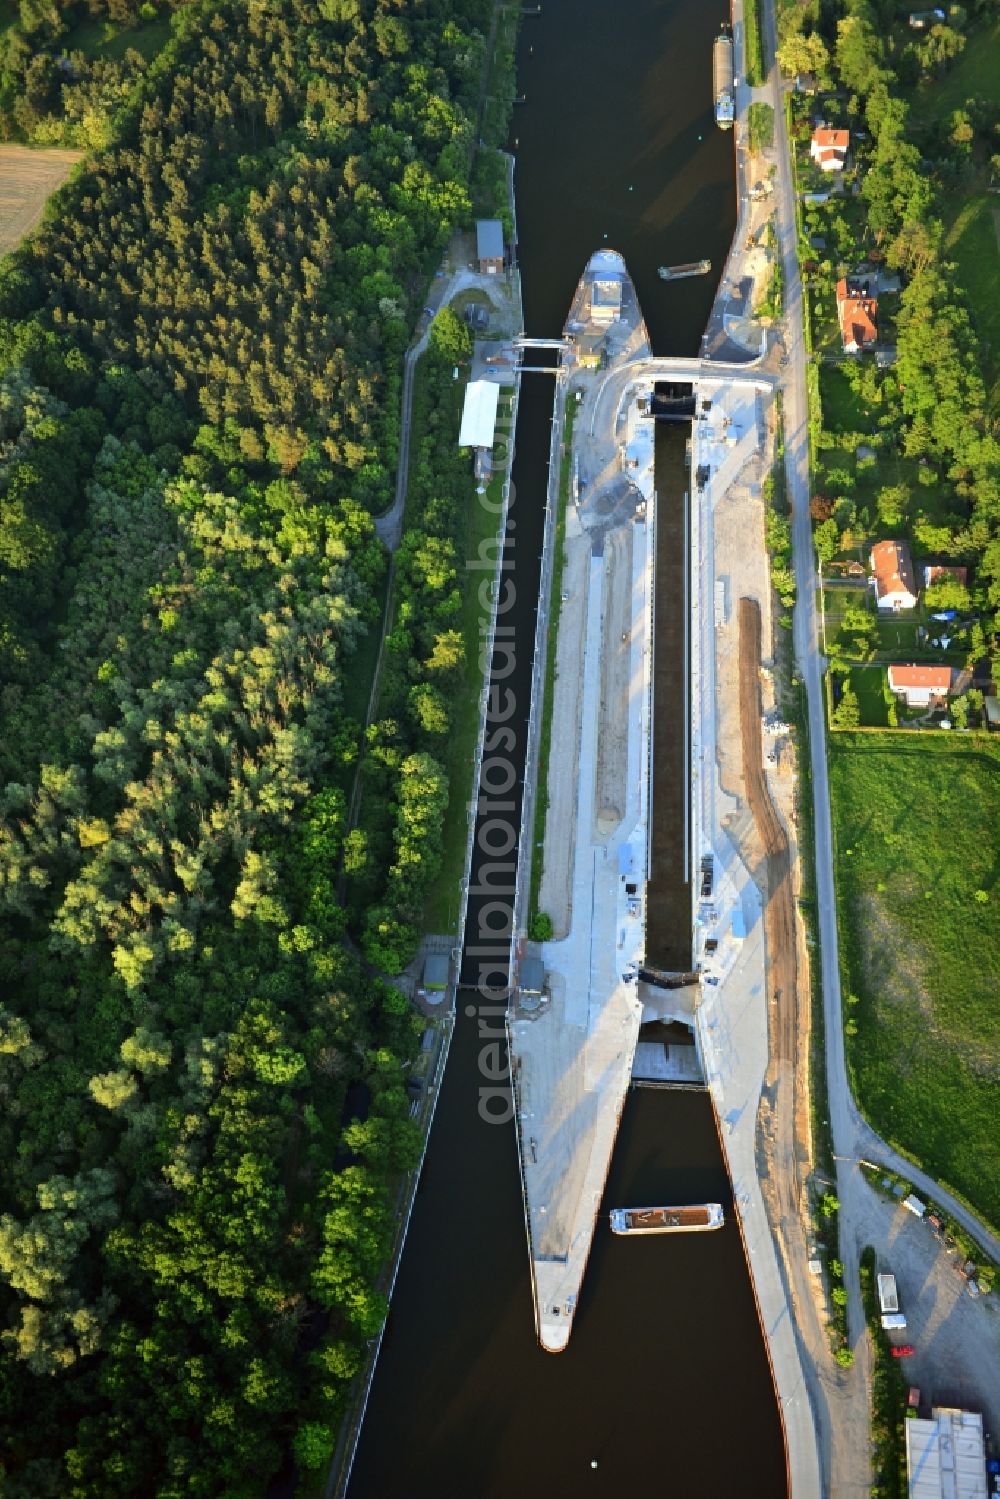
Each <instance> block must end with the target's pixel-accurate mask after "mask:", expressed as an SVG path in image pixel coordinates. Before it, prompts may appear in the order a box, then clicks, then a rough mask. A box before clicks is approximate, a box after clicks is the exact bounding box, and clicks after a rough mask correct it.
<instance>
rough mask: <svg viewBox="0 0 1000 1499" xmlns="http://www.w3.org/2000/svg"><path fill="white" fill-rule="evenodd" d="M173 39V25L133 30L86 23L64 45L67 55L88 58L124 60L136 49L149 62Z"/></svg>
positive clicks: (99, 22) (150, 25)
mask: <svg viewBox="0 0 1000 1499" xmlns="http://www.w3.org/2000/svg"><path fill="white" fill-rule="evenodd" d="M169 38H170V22H169V20H166V21H160V20H157V21H143V22H139V23H138V24H136V25H132V26H116V25H115V24H114V23H113V22H112V21H102V20H97V19H95V20H86V21H81V22H80V23H79V24H78V25H77V26H74V27H73V29H72V31H70V32H69V34H68V35H67V36H66V38H65V39H64V41H63V46H64V48H65V50H66V51H67V52H76V51H79V52H82V53H83V54H84V56H85V57H92V58H94V57H107V58H112V59H119V60H120V59H121V58H123V57H124V56H125V53H126V52H127V51H128V50H129V48H132V50H133V51H135V52H138V53H140V54H141V55H142V56H143V57H144V58H145V59H146V61H147V62H152V60H153V58H154V57H155V56H156V54H157V53H158V52H159V51H160V50H161V49H162V48H163V47H164V46H165V45H166V43H167V41H168V40H169Z"/></svg>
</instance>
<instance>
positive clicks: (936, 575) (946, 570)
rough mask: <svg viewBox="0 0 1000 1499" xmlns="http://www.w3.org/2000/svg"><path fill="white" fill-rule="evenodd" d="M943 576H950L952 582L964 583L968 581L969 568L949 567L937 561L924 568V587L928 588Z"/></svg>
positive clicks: (941, 580) (938, 581) (942, 579)
mask: <svg viewBox="0 0 1000 1499" xmlns="http://www.w3.org/2000/svg"><path fill="white" fill-rule="evenodd" d="M945 578H951V579H953V580H954V582H956V583H961V584H963V585H964V584H966V583H968V581H969V569H968V568H967V567H949V566H945V565H944V564H941V565H939V564H937V563H935V564H934V565H933V566H931V567H925V568H924V587H925V588H930V586H931V584H932V583H941V582H943V581H944V579H945Z"/></svg>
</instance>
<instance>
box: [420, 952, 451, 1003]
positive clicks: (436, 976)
mask: <svg viewBox="0 0 1000 1499" xmlns="http://www.w3.org/2000/svg"><path fill="white" fill-rule="evenodd" d="M449 969H450V964H449V960H448V954H447V953H445V952H431V953H428V954H427V956H426V958H425V959H424V980H423V985H422V987H423V990H424V993H425V994H426V995H427V998H428V999H431V1000H433V999H434V998H435V997H436V998H438V999H440V997H441V995H442V994H443V993H444V991H445V989H447V987H448V973H449Z"/></svg>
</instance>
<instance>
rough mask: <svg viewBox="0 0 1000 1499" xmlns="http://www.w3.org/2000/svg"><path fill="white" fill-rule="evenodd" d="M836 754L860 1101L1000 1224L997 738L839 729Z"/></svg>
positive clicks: (851, 1039)
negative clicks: (851, 731)
mask: <svg viewBox="0 0 1000 1499" xmlns="http://www.w3.org/2000/svg"><path fill="white" fill-rule="evenodd" d="M829 754H830V789H831V796H832V801H833V820H834V834H835V843H836V874H837V887H838V914H839V922H840V932H841V949H842V957H843V966H844V970H845V971H844V992H845V1011H844V1014H845V1021H846V1023H847V1030H848V1042H847V1045H848V1057H849V1062H850V1066H851V1070H852V1073H853V1077H854V1085H855V1088H856V1091H857V1095H858V1101H859V1103H860V1104H861V1107H862V1108H863V1110H864V1112H865V1113H866V1114H867V1116H868V1118H869V1119H870V1120H871V1122H872V1124H873V1125H874V1126H875V1128H876V1129H877V1130H879V1132H880V1133H881V1134H882V1135H884V1136H885V1138H886V1139H888V1140H891V1141H892V1142H893V1143H894V1144H896V1145H897V1146H899V1147H900V1148H901V1149H903V1150H905V1151H906V1152H907V1153H908V1154H909V1155H911V1156H912V1157H913V1158H914V1159H915V1160H917V1161H918V1162H919V1163H920V1164H921V1165H922V1166H923V1167H924V1168H925V1169H926V1170H927V1171H929V1172H931V1173H932V1175H934V1176H935V1177H937V1178H939V1179H940V1180H941V1181H943V1182H946V1183H947V1184H948V1185H949V1186H951V1187H953V1188H955V1189H956V1190H957V1191H958V1192H960V1193H961V1194H962V1196H964V1197H965V1198H967V1199H968V1201H969V1202H971V1203H972V1204H973V1205H974V1206H975V1207H976V1208H978V1209H979V1210H980V1211H981V1212H982V1213H983V1214H984V1215H985V1216H986V1217H987V1218H988V1219H989V1220H990V1221H991V1222H992V1224H993V1225H994V1227H998V1226H1000V878H998V875H1000V744H997V742H995V741H994V740H990V739H986V738H984V737H982V736H979V735H977V736H975V737H973V736H971V735H969V736H966V735H962V736H959V735H949V734H944V733H940V732H938V733H933V732H923V733H920V732H914V733H913V735H912V737H909V736H907V735H905V734H901V733H888V734H879V733H877V732H876V733H868V734H852V733H840V734H832V735H831V736H830V740H829ZM977 892H983V893H984V894H985V897H986V899H985V900H984V899H983V894H978V895H977ZM849 996H853V999H854V1001H856V1002H852V1000H851V999H850V998H849ZM852 1032H854V1034H851V1033H852Z"/></svg>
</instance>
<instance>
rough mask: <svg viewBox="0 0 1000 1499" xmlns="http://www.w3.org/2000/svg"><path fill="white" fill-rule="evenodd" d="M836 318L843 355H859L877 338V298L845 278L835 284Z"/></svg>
mask: <svg viewBox="0 0 1000 1499" xmlns="http://www.w3.org/2000/svg"><path fill="white" fill-rule="evenodd" d="M837 317H838V319H839V320H840V337H841V341H842V343H843V345H844V353H845V354H860V352H861V350H862V349H867V348H870V347H871V345H872V344H873V343H875V341H876V340H877V338H878V323H877V321H876V319H877V318H878V298H877V297H873V296H872V295H871V294H870V293H869V292H867V291H865V289H864V287H862V286H860V285H858V283H857V282H855V281H850V280H848V279H847V278H846V277H844V278H842V279H841V280H840V281H838V282H837Z"/></svg>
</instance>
